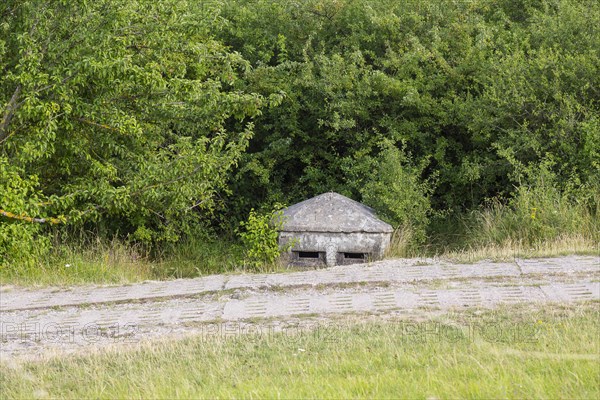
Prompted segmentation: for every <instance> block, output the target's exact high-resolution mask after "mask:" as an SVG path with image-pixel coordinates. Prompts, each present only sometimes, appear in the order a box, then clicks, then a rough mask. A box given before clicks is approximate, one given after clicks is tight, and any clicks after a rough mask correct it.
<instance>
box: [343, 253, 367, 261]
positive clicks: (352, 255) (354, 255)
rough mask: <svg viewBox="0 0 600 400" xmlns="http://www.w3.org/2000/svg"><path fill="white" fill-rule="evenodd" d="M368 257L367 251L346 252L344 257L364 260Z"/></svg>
mask: <svg viewBox="0 0 600 400" xmlns="http://www.w3.org/2000/svg"><path fill="white" fill-rule="evenodd" d="M366 258H367V254H365V253H344V259H346V260H364V259H366Z"/></svg>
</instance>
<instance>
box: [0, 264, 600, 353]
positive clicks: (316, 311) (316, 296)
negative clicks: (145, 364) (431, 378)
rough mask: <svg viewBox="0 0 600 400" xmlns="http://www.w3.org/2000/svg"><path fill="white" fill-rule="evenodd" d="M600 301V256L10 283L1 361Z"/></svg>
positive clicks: (1, 302)
mask: <svg viewBox="0 0 600 400" xmlns="http://www.w3.org/2000/svg"><path fill="white" fill-rule="evenodd" d="M597 300H600V258H599V257H590V256H568V257H561V258H552V259H531V260H519V259H517V260H515V261H514V262H511V263H492V262H485V261H484V262H479V263H476V264H453V263H449V262H443V261H439V260H430V259H402V260H385V261H380V262H376V263H371V264H368V265H365V264H357V265H350V266H339V267H334V268H328V269H320V270H310V271H302V272H290V273H278V274H243V275H214V276H207V277H202V278H197V279H187V280H183V279H182V280H174V281H167V282H154V281H152V282H144V283H140V284H135V285H126V286H112V287H108V286H104V287H102V286H86V287H75V288H69V289H65V288H44V289H37V290H33V289H31V290H27V289H17V288H11V287H7V286H4V287H0V346H1V348H0V357H10V356H11V355H18V354H21V355H22V354H25V355H27V354H38V353H40V352H43V351H46V350H57V349H58V350H66V351H72V350H77V349H82V348H87V347H88V346H104V345H112V344H117V345H118V344H122V343H131V342H139V341H140V340H144V339H148V338H154V337H162V336H165V335H168V334H178V333H198V332H200V333H202V332H205V333H206V331H207V329H208V330H212V331H213V333H219V332H217V331H215V330H218V331H220V330H221V329H226V330H227V329H229V330H230V331H231V332H232V333H235V331H236V330H240V329H242V328H247V327H250V326H253V325H256V323H257V322H259V321H262V322H263V326H264V323H265V322H267V321H268V322H269V325H270V326H279V328H281V329H284V328H285V324H288V323H289V322H290V321H296V322H297V321H302V320H306V321H308V320H314V319H315V318H319V319H323V318H325V319H326V318H330V317H335V316H340V315H357V314H358V315H386V314H391V313H406V312H410V313H412V314H417V315H419V314H427V313H430V312H438V313H439V312H448V311H452V310H460V309H465V308H471V307H473V308H477V307H479V308H481V307H483V308H493V307H497V306H499V305H500V304H505V303H538V304H541V303H547V302H552V303H572V302H579V301H597ZM259 325H260V324H259ZM282 327H283V328H282ZM238 333H239V332H238Z"/></svg>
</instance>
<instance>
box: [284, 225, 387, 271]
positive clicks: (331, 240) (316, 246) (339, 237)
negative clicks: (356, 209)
mask: <svg viewBox="0 0 600 400" xmlns="http://www.w3.org/2000/svg"><path fill="white" fill-rule="evenodd" d="M390 238H391V234H390V233H364V232H354V233H330V232H281V233H280V234H279V245H280V246H285V245H286V244H287V243H289V242H290V241H292V240H294V241H295V243H294V246H293V247H292V248H291V249H290V253H289V256H290V260H291V258H292V257H291V252H292V251H306V252H325V261H326V264H327V265H328V266H333V265H336V264H340V263H342V262H341V261H340V259H339V257H338V253H368V254H369V255H370V257H371V258H372V259H380V258H383V255H384V252H385V250H386V249H387V248H388V246H389V244H390ZM357 261H358V260H357Z"/></svg>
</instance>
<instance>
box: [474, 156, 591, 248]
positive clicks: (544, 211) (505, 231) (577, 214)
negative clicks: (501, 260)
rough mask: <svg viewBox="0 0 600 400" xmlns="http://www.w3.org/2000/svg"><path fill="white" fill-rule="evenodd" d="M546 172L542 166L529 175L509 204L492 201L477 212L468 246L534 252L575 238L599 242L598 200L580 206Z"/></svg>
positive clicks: (574, 196)
mask: <svg viewBox="0 0 600 400" xmlns="http://www.w3.org/2000/svg"><path fill="white" fill-rule="evenodd" d="M549 168H550V166H549V165H548V164H542V166H541V169H540V170H539V171H529V172H528V179H527V181H526V182H524V183H523V184H522V185H520V186H518V187H517V188H516V189H515V193H514V195H513V197H512V199H511V200H510V202H509V203H508V204H502V203H500V202H499V201H498V200H494V201H493V202H492V204H491V205H490V206H489V207H488V208H487V209H486V210H484V211H481V212H476V213H475V220H474V222H473V223H472V224H471V226H470V231H469V235H468V236H469V238H470V242H471V245H488V244H497V245H503V244H506V243H513V244H518V245H519V246H523V247H526V248H534V247H536V246H539V245H540V244H542V243H544V242H550V241H554V240H557V239H561V238H568V237H575V236H579V237H582V238H584V239H588V240H592V241H595V242H600V222H599V221H600V218H599V215H598V213H597V212H598V210H600V197H599V196H598V195H596V196H595V198H591V199H590V201H591V202H593V203H595V204H586V203H582V202H580V201H579V200H578V198H580V197H581V196H577V195H574V194H573V193H571V192H569V191H567V190H561V189H560V188H559V186H558V184H557V178H556V175H555V174H554V173H552V172H551V170H550V169H549ZM599 189H600V188H598V187H596V188H595V189H593V190H595V191H596V193H598V192H599ZM592 205H593V207H590V206H592Z"/></svg>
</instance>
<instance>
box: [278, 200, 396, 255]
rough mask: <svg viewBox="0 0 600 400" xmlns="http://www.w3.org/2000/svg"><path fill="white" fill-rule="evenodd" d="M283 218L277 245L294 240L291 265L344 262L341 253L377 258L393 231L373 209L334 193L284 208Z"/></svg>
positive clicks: (384, 248)
mask: <svg viewBox="0 0 600 400" xmlns="http://www.w3.org/2000/svg"><path fill="white" fill-rule="evenodd" d="M283 218H284V224H283V228H282V229H281V233H280V235H279V244H280V246H282V247H283V246H286V245H287V244H288V243H290V242H291V243H293V246H292V248H291V249H290V253H289V256H290V257H289V261H290V263H291V264H294V265H306V266H315V265H319V264H320V263H322V261H325V263H326V264H327V265H328V266H333V265H339V264H344V263H345V262H344V253H357V254H361V253H362V254H366V255H368V257H370V258H372V259H380V258H382V257H383V255H384V252H385V250H386V248H387V247H388V246H389V244H390V238H391V234H392V231H393V229H392V227H391V226H390V225H389V224H387V223H385V222H383V221H381V220H380V219H378V218H377V216H376V215H375V212H374V210H373V209H371V208H369V207H367V206H365V205H363V204H360V203H358V202H356V201H354V200H352V199H349V198H347V197H345V196H342V195H340V194H337V193H333V192H330V193H324V194H321V195H319V196H316V197H313V198H312V199H308V200H305V201H303V202H301V203H298V204H295V205H293V206H290V207H288V208H286V209H285V210H284V213H283ZM292 252H318V253H323V254H324V257H319V258H316V259H314V260H311V259H302V258H301V257H298V254H297V253H292Z"/></svg>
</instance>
